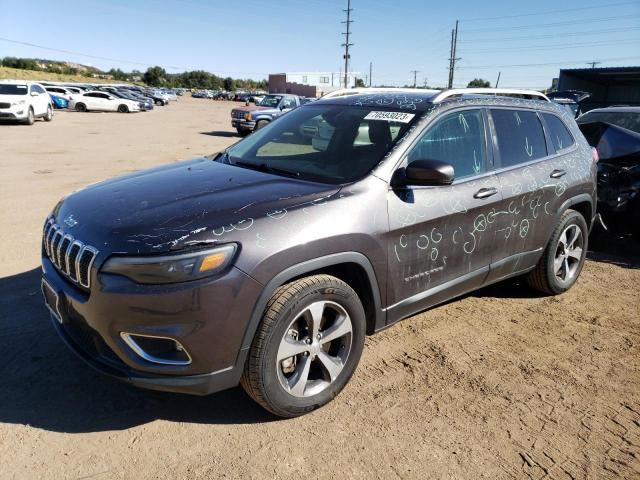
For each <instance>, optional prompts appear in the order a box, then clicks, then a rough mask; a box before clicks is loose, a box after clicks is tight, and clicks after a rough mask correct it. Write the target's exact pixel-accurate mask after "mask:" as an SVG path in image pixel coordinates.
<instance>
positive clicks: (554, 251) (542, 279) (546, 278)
mask: <svg viewBox="0 0 640 480" xmlns="http://www.w3.org/2000/svg"><path fill="white" fill-rule="evenodd" d="M572 225H575V226H576V227H577V228H578V229H579V230H580V234H581V242H582V243H581V247H580V248H581V256H580V259H579V260H577V261H575V263H574V265H573V266H572V269H574V271H573V273H572V274H571V276H569V277H568V278H565V279H563V278H561V276H559V275H558V274H557V273H556V268H555V266H554V263H555V262H556V261H557V259H558V255H559V254H560V253H561V252H563V251H564V250H565V249H564V246H563V244H562V242H561V238H562V236H563V233H564V232H565V231H567V229H568V228H570V227H571V226H572ZM576 241H577V240H576ZM588 242H589V229H588V228H587V222H586V221H585V219H584V217H583V216H582V215H581V214H580V213H579V212H577V211H575V210H571V209H569V210H567V211H565V212H564V213H563V214H562V216H561V217H560V221H559V222H558V224H557V225H556V228H555V229H554V230H553V233H552V234H551V238H550V239H549V243H548V244H547V248H546V249H545V251H544V253H543V254H542V257H541V258H540V260H539V261H538V264H537V265H536V268H535V269H534V270H533V271H532V272H531V273H530V274H529V275H528V277H527V281H528V283H529V285H530V286H531V287H532V288H535V289H536V290H539V291H540V292H543V293H546V294H548V295H559V294H561V293H564V292H566V291H567V290H569V289H570V288H571V287H572V286H573V284H574V283H575V282H576V280H577V279H578V277H579V276H580V272H581V271H582V267H583V266H584V261H585V258H586V255H587V247H588ZM567 265H568V264H567ZM563 271H566V269H565V268H564V267H563ZM565 275H566V274H565Z"/></svg>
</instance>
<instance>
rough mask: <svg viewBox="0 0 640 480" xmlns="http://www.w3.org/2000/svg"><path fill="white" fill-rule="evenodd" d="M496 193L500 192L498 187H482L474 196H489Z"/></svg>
mask: <svg viewBox="0 0 640 480" xmlns="http://www.w3.org/2000/svg"><path fill="white" fill-rule="evenodd" d="M496 193H498V189H497V188H493V187H491V188H481V189H480V190H478V191H477V192H476V193H475V194H474V195H473V198H489V197H491V196H492V195H495V194H496Z"/></svg>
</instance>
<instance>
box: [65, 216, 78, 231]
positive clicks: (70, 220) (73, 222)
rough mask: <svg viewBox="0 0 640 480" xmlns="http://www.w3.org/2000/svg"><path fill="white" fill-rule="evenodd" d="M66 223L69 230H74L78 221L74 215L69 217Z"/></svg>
mask: <svg viewBox="0 0 640 480" xmlns="http://www.w3.org/2000/svg"><path fill="white" fill-rule="evenodd" d="M64 223H65V224H66V225H67V226H68V227H69V228H73V227H75V226H76V225H77V224H78V221H77V220H76V219H75V218H73V214H71V215H69V216H68V217H67V218H65V219H64Z"/></svg>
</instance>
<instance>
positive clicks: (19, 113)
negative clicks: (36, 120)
mask: <svg viewBox="0 0 640 480" xmlns="http://www.w3.org/2000/svg"><path fill="white" fill-rule="evenodd" d="M28 110H29V107H27V106H25V107H24V108H21V109H15V110H0V120H24V119H25V118H27V112H28Z"/></svg>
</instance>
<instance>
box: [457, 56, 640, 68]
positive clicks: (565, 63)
mask: <svg viewBox="0 0 640 480" xmlns="http://www.w3.org/2000/svg"><path fill="white" fill-rule="evenodd" d="M638 58H640V57H639V56H635V57H617V58H608V59H605V60H602V62H617V61H620V60H636V59H638ZM583 63H591V60H566V61H564V62H549V63H519V64H509V65H467V66H464V67H458V68H461V69H481V68H515V67H519V68H523V67H546V66H552V65H581V64H583Z"/></svg>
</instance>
